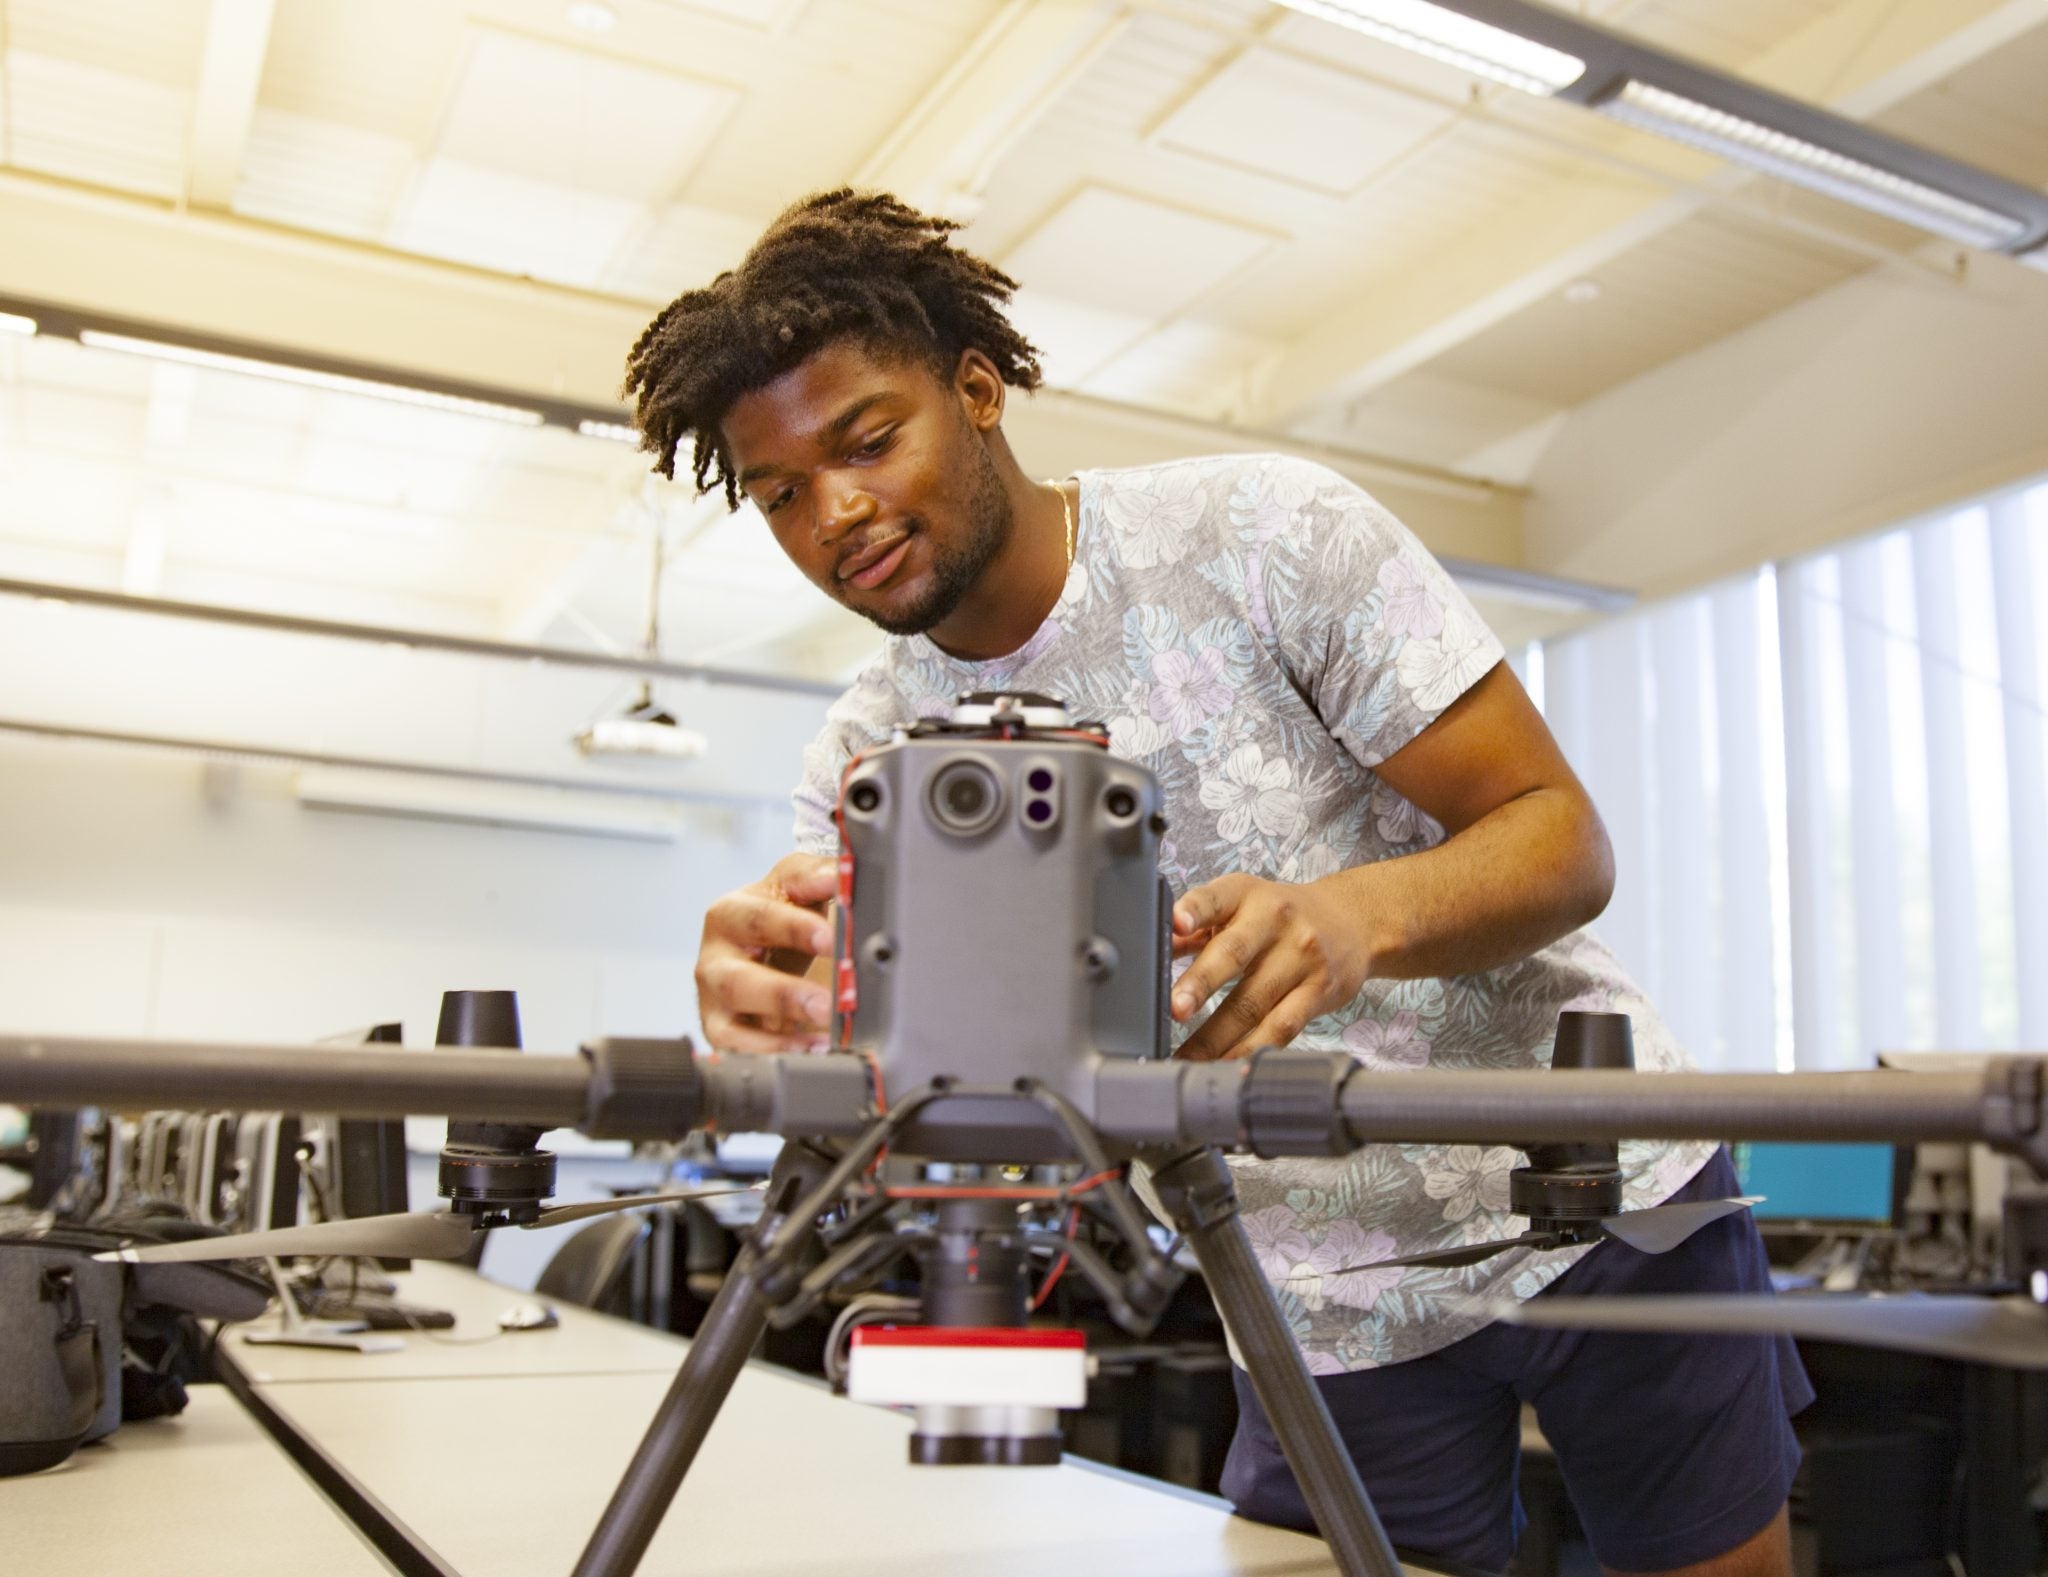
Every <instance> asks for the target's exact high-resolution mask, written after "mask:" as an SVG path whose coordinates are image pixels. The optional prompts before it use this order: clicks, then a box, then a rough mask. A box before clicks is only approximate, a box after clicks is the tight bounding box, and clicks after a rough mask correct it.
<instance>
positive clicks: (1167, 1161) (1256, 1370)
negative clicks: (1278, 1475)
mask: <svg viewBox="0 0 2048 1577" xmlns="http://www.w3.org/2000/svg"><path fill="white" fill-rule="evenodd" d="M1152 1185H1153V1187H1154V1189H1155V1190H1156V1191H1157V1192H1158V1194H1159V1199H1160V1203H1162V1204H1163V1205H1164V1206H1165V1207H1166V1209H1167V1212H1168V1213H1169V1214H1170V1215H1171V1216H1172V1217H1173V1222H1174V1225H1175V1226H1176V1227H1177V1228H1179V1230H1180V1231H1182V1232H1183V1233H1185V1234H1186V1236H1187V1241H1188V1246H1189V1247H1190V1248H1191V1249H1192V1250H1193V1251H1194V1255H1195V1259H1196V1262H1197V1263H1198V1264H1200V1266H1201V1267H1202V1276H1203V1279H1204V1280H1205V1281H1207V1283H1208V1285H1209V1293H1210V1296H1211V1297H1213V1298H1214V1299H1215V1300H1216V1307H1217V1311H1218V1312H1219V1313H1220V1314H1222V1316H1223V1319H1224V1323H1225V1324H1226V1325H1228V1326H1229V1328H1230V1334H1231V1335H1232V1336H1233V1337H1235V1338H1236V1341H1237V1345H1238V1350H1239V1351H1240V1352H1242V1353H1243V1355H1244V1359H1245V1368H1246V1370H1247V1372H1248V1373H1249V1374H1250V1375H1251V1379H1252V1387H1253V1389H1254V1390H1255V1391H1256V1392H1257V1393H1258V1398H1259V1403H1260V1405H1261V1406H1263V1407H1264V1408H1265V1410H1266V1415H1267V1417H1268V1418H1270V1419H1271V1420H1272V1423H1273V1432H1274V1434H1275V1435H1276V1436H1277V1437H1278V1438H1279V1441H1280V1448H1281V1451H1282V1453H1283V1454H1284V1455H1285V1456H1286V1458H1287V1465H1288V1467H1290V1468H1291V1469H1293V1471H1294V1477H1295V1481H1296V1482H1297V1483H1298V1484H1300V1486H1301V1492H1302V1498H1303V1499H1305V1500H1306V1501H1307V1502H1308V1508H1309V1512H1310V1514H1311V1515H1312V1516H1313V1517H1314V1518H1315V1523H1316V1528H1317V1531H1318V1532H1320V1533H1321V1534H1322V1536H1323V1538H1324V1539H1325V1540H1327V1541H1328V1543H1329V1546H1330V1550H1331V1552H1332V1553H1333V1554H1334V1555H1335V1556H1336V1557H1337V1565H1338V1567H1339V1569H1340V1570H1342V1571H1343V1572H1344V1573H1345V1574H1346V1577H1400V1571H1401V1566H1400V1563H1399V1561H1397V1560H1396V1559H1395V1557H1394V1551H1393V1547H1392V1545H1390V1544H1389V1543H1388V1542H1387V1534H1386V1530H1385V1529H1384V1528H1383V1527H1381V1526H1380V1519H1379V1515H1378V1513H1377V1512H1375V1511H1374V1510H1373V1505H1372V1499H1371V1497H1370V1496H1369V1495H1367V1494H1366V1492H1365V1485H1364V1482H1363V1481H1362V1480H1361V1479H1360V1478H1359V1476H1358V1467H1357V1464H1356V1463H1354V1462H1353V1461H1352V1460H1351V1454H1350V1453H1349V1452H1348V1451H1346V1450H1345V1449H1344V1441H1343V1437H1342V1436H1340V1435H1339V1434H1338V1433H1337V1425H1336V1422H1335V1421H1334V1420H1333V1419H1332V1418H1331V1416H1330V1409H1329V1407H1328V1405H1327V1404H1326V1403H1325V1402H1324V1401H1323V1394H1322V1392H1321V1391H1320V1390H1318V1389H1317V1388H1316V1383H1315V1378H1314V1376H1312V1375H1311V1374H1310V1373H1309V1370H1308V1364H1307V1361H1306V1360H1304V1359H1303V1357H1302V1356H1301V1349H1300V1348H1299V1347H1298V1346H1296V1345H1295V1341H1294V1334H1293V1332H1292V1331H1290V1330H1289V1329H1288V1328H1287V1322H1286V1321H1285V1320H1284V1319H1283V1318H1281V1315H1280V1306H1279V1304H1278V1303H1277V1302H1275V1301H1274V1298H1273V1290H1272V1288H1271V1287H1270V1286H1268V1285H1267V1282H1266V1277H1265V1273H1264V1272H1263V1271H1261V1270H1260V1269H1259V1262H1258V1259H1257V1257H1256V1256H1255V1255H1254V1254H1253V1253H1252V1246H1251V1240H1250V1239H1249V1238H1248V1237H1246V1236H1245V1230H1244V1222H1243V1221H1242V1220H1241V1219H1240V1218H1239V1215H1238V1206H1237V1187H1236V1185H1235V1184H1234V1183H1233V1182H1232V1181H1231V1177H1230V1168H1229V1166H1228V1165H1227V1164H1226V1163H1225V1162H1224V1159H1223V1157H1222V1155H1221V1154H1219V1153H1218V1152H1217V1151H1215V1150H1213V1149H1208V1148H1201V1149H1193V1150H1183V1151H1181V1152H1179V1153H1178V1154H1173V1153H1168V1154H1166V1155H1163V1156H1161V1157H1160V1158H1158V1160H1157V1161H1156V1162H1155V1164H1154V1166H1153V1170H1152Z"/></svg>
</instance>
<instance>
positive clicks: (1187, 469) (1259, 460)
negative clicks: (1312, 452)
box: [1088, 450, 1342, 492]
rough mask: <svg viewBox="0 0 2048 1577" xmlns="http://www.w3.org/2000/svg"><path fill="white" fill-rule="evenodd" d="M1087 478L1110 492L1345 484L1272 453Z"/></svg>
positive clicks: (1182, 461) (1111, 470) (1318, 467)
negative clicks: (1191, 485)
mask: <svg viewBox="0 0 2048 1577" xmlns="http://www.w3.org/2000/svg"><path fill="white" fill-rule="evenodd" d="M1088 474H1089V475H1090V476H1091V477H1092V478H1094V479H1095V482H1096V484H1097V485H1098V486H1099V487H1102V488H1103V489H1104V490H1105V491H1108V492H1120V491H1140V492H1153V491H1157V490H1158V489H1159V488H1160V487H1161V486H1162V485H1167V484H1171V483H1174V482H1182V483H1186V482H1201V483H1214V482H1219V481H1221V482H1234V481H1236V480H1237V479H1239V478H1245V477H1248V478H1253V479H1260V478H1266V477H1287V478H1301V479H1304V480H1310V479H1312V480H1316V481H1323V480H1327V481H1331V482H1339V481H1341V480H1342V479H1341V478H1340V477H1339V476H1338V475H1337V473H1336V472H1334V471H1332V470H1330V468H1329V467H1328V466H1325V465H1322V464H1320V463H1318V462H1317V461H1314V460H1305V459H1303V458H1302V457H1301V456H1300V455H1293V454H1281V453H1279V452H1278V451H1273V450H1266V451H1253V452H1249V453H1245V454H1203V455H1186V456H1183V457H1181V458H1179V459H1174V460H1158V461H1154V462H1153V463H1152V464H1151V465H1127V466H1113V467H1104V468H1099V469H1096V470H1092V471H1090V472H1089V473H1088Z"/></svg>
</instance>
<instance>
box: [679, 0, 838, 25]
mask: <svg viewBox="0 0 2048 1577" xmlns="http://www.w3.org/2000/svg"><path fill="white" fill-rule="evenodd" d="M658 3H660V4H662V5H666V6H668V7H670V8H672V9H674V10H678V11H701V12H703V13H705V14H706V15H708V16H716V17H722V18H724V19H725V20H726V21H729V22H744V23H745V24H746V25H747V26H749V27H758V28H760V29H762V30H763V31H764V32H779V31H781V30H782V29H783V28H785V27H787V26H788V25H789V24H790V23H791V22H792V21H794V20H795V19H796V14H797V13H798V12H799V11H801V10H802V9H803V8H804V7H805V6H806V5H808V4H810V0H658Z"/></svg>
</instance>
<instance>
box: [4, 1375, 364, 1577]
mask: <svg viewBox="0 0 2048 1577" xmlns="http://www.w3.org/2000/svg"><path fill="white" fill-rule="evenodd" d="M0 1530H4V1531H0V1559H4V1562H5V1566H6V1569H7V1570H8V1571H10V1572H20V1573H23V1574H27V1573H31V1572H32V1573H34V1574H35V1577H110V1574H114V1573H124V1572H135V1573H143V1572H204V1573H206V1574H207V1577H277V1574H278V1573H280V1572H288V1573H290V1574H291V1577H390V1574H391V1572H392V1571H393V1570H394V1569H395V1568H393V1567H392V1566H391V1565H390V1564H389V1563H388V1562H386V1561H385V1560H384V1558H383V1557H382V1556H381V1555H379V1554H378V1553H377V1552H376V1551H375V1550H374V1549H372V1548H371V1547H370V1545H369V1544H368V1543H367V1542H366V1541H365V1540H364V1538H363V1536H362V1535H361V1534H360V1533H359V1532H358V1531H357V1530H356V1528H355V1525H354V1524H353V1523H351V1522H349V1521H348V1520H347V1519H346V1518H345V1517H343V1516H342V1515H341V1513H340V1512H339V1511H338V1510H336V1508H335V1507H334V1505H333V1504H332V1502H330V1501H329V1500H328V1499H327V1498H326V1497H325V1496H324V1495H322V1494H321V1493H320V1491H319V1489H318V1488H317V1487H316V1486H315V1485H314V1484H313V1483H312V1481H311V1480H310V1479H308V1478H307V1477H306V1475H305V1474H303V1473H301V1472H300V1471H299V1469H298V1467H297V1465H296V1464H294V1463H293V1462H292V1460H291V1459H290V1458H289V1457H287V1456H286V1455H285V1454H284V1452H283V1451H282V1450H280V1449H279V1447H278V1445H277V1443H276V1442H275V1441H274V1440H272V1439H271V1438H270V1436H269V1435H267V1434H265V1433H264V1431H263V1429H262V1427H261V1426H260V1425H258V1424H257V1422H256V1420H255V1419H253V1418H251V1417H250V1416H249V1415H248V1413H247V1412H245V1411H244V1410H243V1408H242V1405H241V1403H240V1402H238V1401H236V1400H235V1398H234V1397H233V1396H231V1395H229V1394H228V1391H227V1389H226V1388H225V1387H223V1386H218V1385H196V1386H194V1387H193V1388H192V1391H191V1400H190V1402H189V1403H188V1405H187V1406H186V1408H185V1411H184V1412H182V1413H180V1414H179V1415H178V1416H177V1417H176V1418H153V1419H151V1420H149V1421H148V1422H146V1423H139V1424H123V1425H122V1426H121V1427H120V1428H119V1429H118V1430H116V1431H115V1432H114V1433H113V1434H112V1435H110V1436H108V1437H107V1438H106V1439H105V1440H103V1441H101V1442H100V1443H98V1444H97V1445H90V1446H86V1447H84V1448H83V1449H81V1450H79V1451H77V1452H74V1453H73V1454H72V1456H71V1458H70V1459H69V1460H68V1461H66V1462H65V1463H63V1464H62V1465H61V1466H59V1467H54V1468H50V1469H48V1470H46V1471H44V1472H41V1473H35V1474H31V1475H29V1476H27V1477H25V1478H10V1479H0Z"/></svg>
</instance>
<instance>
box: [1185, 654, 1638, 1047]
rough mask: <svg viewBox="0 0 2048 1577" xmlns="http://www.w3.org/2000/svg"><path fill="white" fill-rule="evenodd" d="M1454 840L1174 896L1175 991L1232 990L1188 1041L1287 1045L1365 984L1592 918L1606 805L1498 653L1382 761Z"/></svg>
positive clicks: (1601, 890)
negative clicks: (1315, 875)
mask: <svg viewBox="0 0 2048 1577" xmlns="http://www.w3.org/2000/svg"><path fill="white" fill-rule="evenodd" d="M1377 770H1378V773H1379V776H1380V778H1381V779H1382V780H1383V781H1384V782H1385V783H1386V784H1387V785H1388V786H1389V787H1391V788H1393V789H1395V790H1396V791H1397V792H1399V793H1400V794H1401V795H1402V796H1403V797H1404V798H1406V799H1407V800H1409V801H1410V802H1411V803H1412V804H1414V805H1415V806H1417V807H1418V808H1419V809H1421V810H1422V811H1424V812H1426V813H1427V814H1428V815H1429V816H1431V817H1432V818H1434V819H1435V820H1436V821H1437V822H1439V823H1440V824H1441V825H1442V826H1443V828H1444V833H1445V837H1444V841H1443V842H1442V843H1440V844H1438V845H1437V846H1436V847H1435V848H1432V849H1427V850H1424V851H1423V852H1421V853H1418V854H1411V855H1406V856H1403V857H1401V858H1399V859H1391V860H1381V861H1378V862H1375V863H1373V864H1370V865H1360V866H1354V867H1352V868H1351V869H1350V870H1345V871H1338V872H1337V873H1335V874H1334V875H1331V876H1326V877H1324V878H1323V879H1322V880H1320V881H1315V882H1307V883H1301V884H1293V883H1286V882H1275V881H1267V880H1263V879H1261V878H1258V877H1253V876H1242V875H1239V876H1225V877H1222V878H1220V879H1218V880H1216V881H1213V882H1206V883H1204V884H1203V885H1201V886H1199V887H1195V888H1192V889H1190V890H1189V891H1188V892H1187V893H1185V894H1184V895H1183V896H1182V897H1181V899H1180V901H1179V902H1178V903H1177V904H1175V906H1174V915H1173V922H1174V931H1175V934H1176V937H1177V939H1178V940H1177V943H1176V950H1177V951H1181V952H1187V951H1192V950H1194V949H1195V948H1197V947H1199V949H1200V952H1199V955H1198V956H1197V957H1196V959H1195V961H1194V963H1193V964H1191V965H1190V966H1189V967H1188V970H1187V972H1186V974H1184V975H1183V976H1182V977H1181V978H1180V980H1179V982H1178V983H1177V984H1176V985H1175V987H1174V994H1173V1016H1174V1017H1175V1018H1176V1019H1178V1020H1183V1021H1184V1020H1186V1019H1188V1018H1189V1017H1191V1016H1192V1015H1193V1014H1194V1013H1195V1012H1196V1011H1197V1010H1198V1009H1199V1008H1200V1006H1201V1004H1202V1003H1203V1002H1205V1001H1207V1000H1208V999H1209V997H1210V996H1211V995H1213V994H1214V993H1215V992H1216V991H1217V990H1219V989H1221V988H1222V987H1223V986H1225V985H1227V984H1228V983H1229V982H1231V981H1232V980H1235V981H1237V987H1236V989H1235V990H1233V991H1232V992H1231V993H1230V995H1229V996H1227V997H1226V998H1225V999H1224V1000H1223V1002H1222V1004H1221V1005H1220V1006H1219V1007H1218V1008H1217V1009H1216V1011H1215V1012H1214V1013H1213V1014H1211V1015H1210V1016H1209V1018H1208V1020H1207V1021H1206V1022H1205V1023H1204V1024H1203V1025H1202V1027H1201V1028H1200V1029H1199V1030H1197V1031H1196V1032H1195V1034H1194V1035H1193V1036H1191V1037H1190V1038H1189V1040H1188V1041H1187V1043H1186V1044H1185V1045H1184V1046H1183V1047H1182V1048H1181V1052H1180V1054H1181V1055H1182V1056H1183V1057H1188V1058H1192V1059H1194V1060H1197V1061H1209V1060H1213V1059H1216V1058H1219V1057H1242V1056H1247V1055H1249V1054H1250V1053H1251V1052H1252V1051H1254V1050H1255V1049H1257V1048H1258V1047H1260V1046H1267V1045H1273V1046H1279V1045H1285V1044H1286V1043H1287V1042H1288V1041H1290V1040H1292V1039H1293V1038H1294V1037H1295V1036H1296V1035H1298V1034H1300V1033H1301V1030H1302V1027H1303V1026H1304V1025H1305V1024H1307V1023H1308V1021H1309V1020H1310V1019H1312V1018H1315V1017H1317V1016H1318V1015H1320V1014H1323V1013H1327V1012H1329V1011H1330V1010H1331V1009H1333V1008H1336V1007H1340V1006H1342V1005H1343V1004H1344V1003H1346V1002H1348V1001H1350V1000H1351V999H1352V998H1353V997H1354V996H1356V995H1357V994H1358V991H1359V988H1360V987H1361V986H1363V985H1364V984H1365V982H1366V981H1367V980H1369V979H1374V978H1381V979H1385V978H1394V979H1406V978H1414V977H1418V976H1439V975H1459V974H1470V973H1473V972H1475V971H1479V970H1485V969H1494V968H1498V967H1499V966H1500V965H1502V964H1507V963H1512V962H1514V961H1515V960H1517V959H1521V958H1526V957H1527V956H1528V955H1529V954H1531V953H1533V952H1535V951H1536V950H1537V949H1538V948H1541V947H1543V946H1545V945H1547V944H1548V943H1550V942H1554V941H1556V940H1557V939H1558V938H1559V937H1561V936H1564V935H1565V934H1567V933H1568V932H1570V931H1573V930H1576V929H1577V928H1578V927H1579V926H1582V925H1584V924H1586V922H1587V921H1589V920H1591V919H1592V918H1593V917H1594V916H1596V915H1597V914H1599V913H1600V911H1601V910H1602V909H1604V908H1605V907H1606V906H1607V900H1608V898H1609V896H1610V895H1611V894H1612V892H1613V890H1614V854H1613V850H1612V848H1611V847H1610V846H1609V844H1608V841H1607V832H1606V829H1605V828H1604V827H1603V826H1602V825H1601V823H1600V817H1599V813H1598V812H1597V811H1595V810H1594V808H1593V804H1592V801H1591V800H1590V799H1589V798H1587V795H1586V791H1585V789H1584V788H1583V787H1581V786H1580V784H1579V781H1578V779H1577V777H1575V776H1574V775H1573V773H1572V770H1571V767H1570V766H1569V765H1568V764H1567V763H1566V762H1565V759H1564V756H1563V754H1562V752H1560V751H1559V749H1558V748H1557V741H1556V740H1555V739H1554V738H1552V736H1551V733H1550V730H1549V728H1548V727H1547V726H1546V725H1545V723H1544V721H1543V718H1542V715H1541V714H1540V713H1538V712H1537V710H1536V708H1535V707H1534V706H1533V705H1532V704H1531V703H1530V701H1529V698H1528V696H1527V695H1526V694H1524V693H1523V690H1522V686H1521V684H1520V682H1519V681H1518V680H1517V679H1516V678H1515V676H1514V673H1513V671H1512V670H1511V669H1510V668H1509V667H1508V666H1507V664H1505V663H1498V664H1496V665H1495V666H1494V667H1493V668H1492V669H1491V670H1490V671H1489V672H1488V673H1487V674H1486V675H1485V676H1484V677H1483V678H1481V679H1480V680H1479V681H1478V683H1476V684H1474V685H1473V686H1472V688H1471V689H1469V690H1467V691H1466V692H1465V693H1464V694H1463V695H1462V696H1460V697H1459V698H1458V699H1457V700H1455V701H1453V702H1452V703H1451V704H1450V706H1448V707H1447V708H1445V710H1444V711H1443V713H1442V714H1441V715H1440V716H1438V717H1437V719H1436V720H1435V721H1434V722H1432V723H1431V724H1430V725H1429V726H1428V727H1427V728H1425V729H1423V730H1422V732H1421V733H1419V734H1417V735H1416V736H1415V737H1414V738H1413V739H1412V740H1410V741H1409V742H1408V743H1407V744H1406V745H1404V746H1403V747H1402V748H1401V749H1400V750H1398V751H1396V752H1395V753H1394V754H1393V755H1391V756H1389V757H1388V758H1387V759H1386V760H1385V761H1384V762H1382V763H1381V764H1380V766H1379V768H1378V769H1377Z"/></svg>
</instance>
